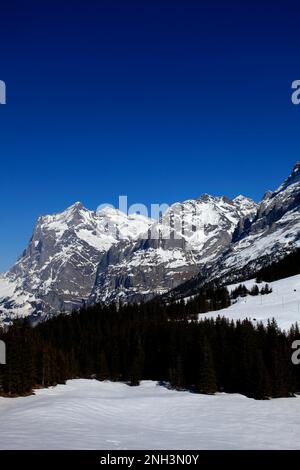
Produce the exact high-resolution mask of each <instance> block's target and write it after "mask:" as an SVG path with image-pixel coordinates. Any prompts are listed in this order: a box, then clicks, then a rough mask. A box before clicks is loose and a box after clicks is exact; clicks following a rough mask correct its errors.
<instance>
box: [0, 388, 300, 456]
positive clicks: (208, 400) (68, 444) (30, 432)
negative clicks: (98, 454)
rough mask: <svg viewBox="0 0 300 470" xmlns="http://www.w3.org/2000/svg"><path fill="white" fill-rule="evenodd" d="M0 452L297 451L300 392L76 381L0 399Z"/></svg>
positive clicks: (298, 445)
mask: <svg viewBox="0 0 300 470" xmlns="http://www.w3.org/2000/svg"><path fill="white" fill-rule="evenodd" d="M0 421H1V427H0V449H1V450H3V449H96V450H101V449H102V450H103V449H106V450H108V449H109V450H112V449H114V450H118V449H119V450H121V449H123V450H124V449H129V450H130V449H147V448H148V449H149V448H150V449H167V450H171V449H199V450H200V449H300V397H297V398H280V399H276V400H270V401H255V400H252V399H249V398H246V397H244V396H241V395H235V394H234V395H227V394H217V395H215V396H206V395H197V394H192V393H189V392H177V391H174V390H168V389H166V388H164V387H162V386H159V385H157V384H156V383H155V382H150V381H145V382H142V385H141V386H140V387H134V388H132V387H129V386H127V385H125V384H123V383H112V382H97V381H95V380H82V379H79V380H72V381H69V382H67V384H66V385H59V386H57V387H54V388H50V389H43V390H38V391H37V392H36V395H34V396H30V397H22V398H0Z"/></svg>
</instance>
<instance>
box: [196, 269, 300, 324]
mask: <svg viewBox="0 0 300 470" xmlns="http://www.w3.org/2000/svg"><path fill="white" fill-rule="evenodd" d="M239 284H240V283H238V284H233V285H230V286H227V288H228V290H229V291H232V290H233V289H235V288H236V287H237V286H238V285H239ZM242 284H244V285H245V286H246V287H247V288H248V289H249V290H250V289H251V287H252V286H253V285H254V284H255V280H254V279H253V280H250V281H245V282H242ZM264 285H265V283H262V284H258V287H259V288H262V287H263V286H264ZM268 285H269V286H270V287H272V289H273V292H272V293H271V294H268V295H259V296H255V297H253V296H251V295H248V296H247V297H244V298H239V299H238V300H237V302H236V303H235V304H233V305H231V306H230V307H228V308H225V309H223V310H218V311H216V312H210V313H209V314H207V313H206V314H205V317H209V318H210V317H214V318H215V317H217V316H219V315H220V316H224V317H226V318H229V319H233V320H239V319H241V320H243V319H245V318H248V319H251V320H252V321H253V322H263V323H264V324H266V323H267V321H268V319H272V318H273V317H274V318H275V319H276V321H277V323H278V326H279V327H280V328H282V329H285V330H288V329H289V328H290V327H291V325H293V324H295V323H296V322H298V323H299V325H300V275H299V274H298V275H297V276H292V277H288V278H286V279H280V280H279V281H275V282H270V283H268ZM201 317H203V315H199V318H201Z"/></svg>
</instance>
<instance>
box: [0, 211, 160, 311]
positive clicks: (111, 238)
mask: <svg viewBox="0 0 300 470" xmlns="http://www.w3.org/2000/svg"><path fill="white" fill-rule="evenodd" d="M150 224H151V220H150V219H147V218H145V217H144V216H141V215H138V214H136V215H130V216H127V215H126V214H124V213H123V212H121V211H119V210H117V209H112V208H110V207H107V208H104V209H102V211H100V212H99V213H96V212H93V211H89V210H87V209H85V208H84V207H83V205H82V204H81V203H79V202H77V203H76V204H74V205H72V206H71V207H69V208H67V209H66V210H65V211H64V212H62V213H59V214H55V215H47V216H43V217H40V218H39V219H38V221H37V224H36V227H35V229H34V233H33V236H32V238H31V240H30V243H29V245H28V248H27V249H26V250H25V252H24V253H23V255H22V257H21V258H20V259H19V260H18V261H17V263H16V264H15V265H14V266H13V268H12V269H11V270H10V271H9V272H8V273H7V274H5V275H4V276H2V278H1V279H0V315H1V317H2V319H3V318H5V317H7V316H8V317H11V316H15V315H18V314H21V315H30V314H32V313H33V312H34V313H35V315H38V316H39V315H40V314H43V315H47V314H49V313H51V312H59V311H63V310H65V311H70V310H72V309H74V308H76V307H78V306H80V305H82V304H83V303H84V302H85V301H86V300H87V299H88V297H89V295H90V293H91V290H92V288H93V285H94V282H95V276H96V272H97V267H98V264H99V262H100V260H101V257H102V256H103V255H104V254H105V253H106V252H107V251H108V250H109V249H110V247H111V246H113V245H115V244H118V243H119V242H120V240H125V241H131V240H135V239H137V238H138V237H139V236H140V234H141V233H144V232H147V229H148V227H149V226H150ZM1 317H0V318H1Z"/></svg>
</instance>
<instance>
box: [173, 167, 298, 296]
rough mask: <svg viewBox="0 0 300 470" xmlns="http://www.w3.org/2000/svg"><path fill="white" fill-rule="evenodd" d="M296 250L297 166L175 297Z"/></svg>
mask: <svg viewBox="0 0 300 470" xmlns="http://www.w3.org/2000/svg"><path fill="white" fill-rule="evenodd" d="M299 247H300V163H297V164H296V165H295V167H294V169H293V171H292V173H291V174H290V176H289V177H288V178H287V179H286V180H285V181H284V183H283V184H282V185H280V186H279V188H278V189H277V190H276V191H274V192H270V191H269V192H267V193H266V194H265V196H264V198H263V200H262V201H261V203H260V204H259V206H258V209H257V213H256V215H255V216H254V218H253V220H252V221H251V220H249V219H243V220H240V222H239V223H238V225H237V227H236V229H235V231H234V233H233V238H232V243H230V245H229V247H228V250H226V251H225V252H224V253H223V254H222V256H220V257H219V258H218V260H217V261H216V262H215V263H213V264H212V265H205V266H204V267H203V268H202V269H201V270H200V272H199V273H198V274H197V276H196V277H195V278H194V279H193V280H192V281H191V282H190V283H189V282H187V283H186V284H185V286H181V287H180V288H179V289H178V292H177V293H176V292H175V291H174V292H173V294H174V295H177V294H178V293H179V291H180V295H184V293H186V294H188V293H190V292H191V290H193V289H194V288H195V287H196V288H197V286H200V285H201V284H204V283H206V282H208V281H211V280H216V279H218V280H219V281H220V282H223V283H226V282H233V281H236V280H238V279H241V278H245V277H249V276H251V275H253V274H254V273H255V272H256V271H257V269H259V268H261V267H263V266H265V265H267V264H269V263H270V262H272V261H275V260H277V259H279V258H281V257H283V256H284V255H286V254H288V253H291V252H293V251H295V249H297V248H299Z"/></svg>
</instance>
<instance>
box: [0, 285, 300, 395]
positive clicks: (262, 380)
mask: <svg viewBox="0 0 300 470" xmlns="http://www.w3.org/2000/svg"><path fill="white" fill-rule="evenodd" d="M229 303H230V299H229V294H228V292H227V290H226V289H214V288H210V289H207V290H203V291H201V292H200V293H199V295H198V296H196V297H194V298H192V299H190V301H188V302H186V303H184V302H176V303H172V304H169V305H166V304H163V303H161V302H159V301H152V302H148V303H144V304H141V305H127V306H126V305H124V306H119V307H118V308H116V306H103V305H100V304H98V305H95V306H92V307H87V308H84V309H82V310H80V311H78V312H74V313H72V314H71V315H63V314H60V315H58V316H56V317H54V318H52V319H50V320H47V321H45V322H43V323H39V324H38V325H37V326H35V327H33V326H32V325H31V324H30V322H29V321H28V320H26V319H25V320H24V319H23V320H17V321H15V322H14V323H13V325H11V326H10V327H9V328H8V329H7V330H5V331H4V330H2V331H1V332H0V339H3V340H4V341H5V343H6V345H7V365H4V366H1V367H0V393H1V394H2V395H5V396H19V395H25V394H30V393H32V391H33V390H34V389H35V388H39V387H48V386H52V385H55V384H61V383H65V381H66V380H68V379H74V378H95V379H98V380H113V381H125V382H127V383H128V384H129V385H132V386H136V385H139V383H140V381H141V380H144V379H147V380H156V381H160V382H162V383H164V384H165V385H166V386H170V387H173V388H175V389H178V390H181V389H187V390H190V391H191V392H194V393H205V394H213V393H215V392H217V391H222V392H228V393H241V394H244V395H246V396H248V397H253V398H256V399H267V398H269V397H289V396H292V395H293V394H294V393H295V392H297V391H298V390H300V372H299V368H298V367H297V366H294V365H293V364H292V361H291V355H292V352H293V351H292V349H291V344H292V342H293V341H294V340H295V339H298V338H299V330H298V327H297V326H296V327H294V328H292V329H291V331H290V332H289V333H283V332H281V331H280V330H279V329H278V327H277V325H276V323H275V321H271V322H269V324H268V325H267V326H266V327H264V326H263V325H261V324H260V325H257V326H255V325H253V324H252V323H251V322H249V321H241V322H236V323H233V322H230V321H228V320H226V319H224V318H221V317H219V318H217V319H215V320H212V319H206V318H205V315H203V319H201V320H200V321H199V319H198V315H196V313H198V312H203V313H205V312H208V311H209V310H215V309H216V308H224V307H226V306H228V305H229Z"/></svg>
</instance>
